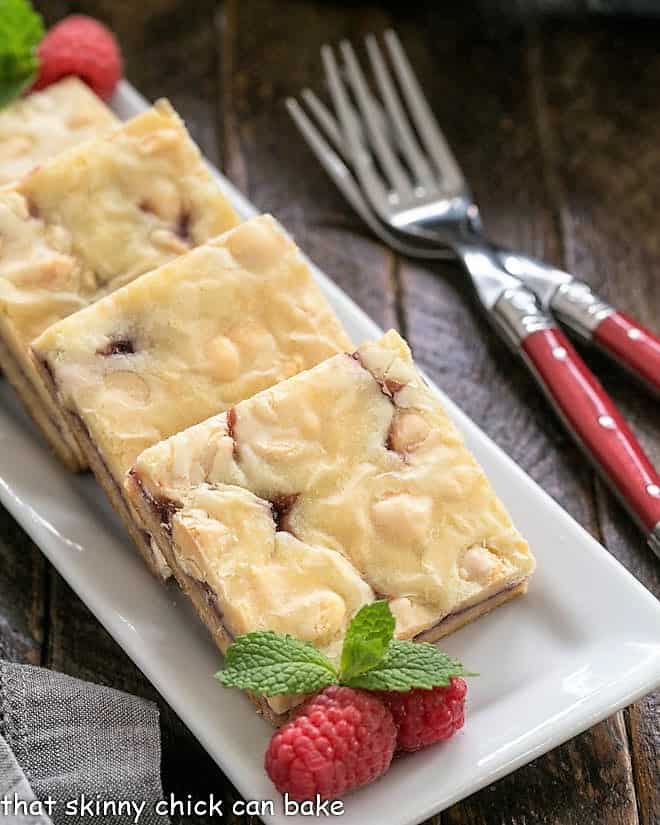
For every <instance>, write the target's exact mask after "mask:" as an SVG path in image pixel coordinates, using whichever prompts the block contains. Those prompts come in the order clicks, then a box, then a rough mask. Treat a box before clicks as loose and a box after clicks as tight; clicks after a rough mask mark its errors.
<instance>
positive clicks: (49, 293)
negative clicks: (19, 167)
mask: <svg viewBox="0 0 660 825" xmlns="http://www.w3.org/2000/svg"><path fill="white" fill-rule="evenodd" d="M237 222H238V219H237V217H236V215H235V213H234V210H233V209H232V208H231V206H230V205H229V203H228V202H227V200H226V198H225V197H224V195H223V194H222V192H221V191H220V190H219V189H218V186H217V183H216V182H215V180H214V179H213V177H212V176H211V174H210V172H209V171H208V170H207V168H206V167H205V165H204V162H203V160H202V158H201V156H200V153H199V150H198V149H197V147H196V146H195V144H194V143H193V141H192V140H191V139H190V137H189V136H188V133H187V132H186V130H185V127H184V125H183V123H182V122H181V121H180V120H179V118H178V117H177V115H176V114H175V112H174V111H173V109H172V108H171V107H170V106H169V104H168V103H166V102H164V101H161V102H160V103H158V104H156V106H155V107H154V108H152V109H150V110H148V111H147V112H145V113H144V114H142V115H139V116H138V117H136V118H134V119H133V120H131V121H129V122H127V123H126V124H124V125H123V126H121V127H120V128H117V129H116V130H114V131H112V132H111V133H110V134H109V135H107V136H105V137H102V138H100V139H98V140H95V141H88V142H87V143H84V144H82V145H81V146H78V147H74V148H73V149H70V150H69V151H67V152H65V153H64V154H63V155H60V156H59V157H58V158H55V159H54V160H52V161H50V162H49V163H47V164H45V165H43V166H41V167H40V168H39V169H37V170H36V171H34V172H32V173H31V174H29V175H27V176H26V177H24V178H22V179H21V180H20V181H19V182H18V183H16V184H14V185H12V186H10V187H5V188H4V189H1V190H0V237H1V238H2V245H1V246H0V366H1V367H2V369H3V370H4V372H5V374H6V376H7V378H9V380H10V381H11V382H12V383H13V385H14V387H15V388H16V390H17V391H18V393H19V395H20V396H21V398H22V400H23V402H24V404H25V406H26V408H27V410H28V412H29V413H30V414H31V415H32V417H33V418H34V420H35V421H36V423H37V424H38V425H39V426H40V427H41V429H42V431H43V432H44V434H45V435H46V437H47V438H48V440H49V442H50V443H51V445H52V446H53V448H54V449H55V451H56V452H57V453H58V454H59V455H60V457H61V458H62V459H63V460H64V461H65V462H66V463H67V464H68V465H69V466H70V467H71V468H72V469H79V468H81V467H83V466H84V458H83V456H82V454H81V452H80V449H79V447H78V445H77V443H76V440H75V438H74V436H73V433H72V432H71V431H70V429H69V427H68V426H67V424H66V422H65V420H64V418H63V416H62V415H61V414H60V412H59V411H58V408H57V406H56V405H55V404H54V403H53V401H52V399H51V398H50V396H49V394H48V393H47V391H46V389H45V387H44V385H43V382H42V381H41V380H40V378H39V376H38V374H37V372H36V370H35V368H34V366H33V363H32V361H31V360H30V358H29V345H30V343H31V342H32V341H33V340H34V339H35V338H36V337H37V336H38V335H40V334H41V333H42V332H43V331H44V330H45V329H47V328H48V327H49V326H50V325H51V324H53V323H55V322H56V321H58V320H60V319H61V318H64V317H65V316H67V315H71V314H72V313H74V312H76V311H78V310H80V309H82V308H83V307H85V306H87V305H89V304H91V303H93V302H94V301H96V300H98V299H99V298H101V297H103V296H104V295H107V294H108V293H111V292H113V291H114V290H115V289H117V288H118V287H121V286H123V285H124V284H126V283H128V282H129V281H132V280H133V279H134V278H136V277H137V276H139V275H141V274H142V273H144V272H147V271H148V270H150V269H154V268H155V267H157V266H160V265H161V264H163V263H165V262H167V261H168V260H170V259H172V258H174V257H176V256H178V255H180V254H182V253H184V252H187V251H188V250H189V249H191V248H192V247H194V246H197V245H198V244H200V243H203V242H204V241H206V240H208V239H209V238H212V237H214V236H216V235H218V234H220V233H221V232H223V231H225V230H226V229H228V228H229V227H231V226H233V225H234V224H236V223H237Z"/></svg>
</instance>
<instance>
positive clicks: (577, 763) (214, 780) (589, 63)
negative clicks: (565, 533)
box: [0, 0, 660, 825]
mask: <svg viewBox="0 0 660 825" xmlns="http://www.w3.org/2000/svg"><path fill="white" fill-rule="evenodd" d="M37 5H38V6H39V7H40V8H41V9H42V11H43V12H44V14H45V16H46V19H47V22H52V21H53V20H55V19H58V18H59V17H61V16H62V15H63V14H65V13H67V12H69V11H72V10H76V11H82V12H84V13H88V14H92V15H95V16H98V17H99V18H101V19H103V20H105V21H106V22H107V23H108V24H109V25H110V26H112V27H113V29H114V30H115V31H116V32H117V34H118V37H119V38H120V41H121V43H122V46H123V49H124V53H125V56H126V68H127V75H128V76H129V77H130V79H131V80H132V81H133V82H134V83H135V84H136V85H137V86H138V88H140V90H141V91H143V92H144V93H145V94H146V95H148V96H149V97H150V98H152V99H155V98H156V97H159V96H162V95H166V96H168V97H169V98H170V99H171V100H172V102H173V104H174V105H175V106H176V108H177V109H178V110H179V111H180V112H181V114H182V115H183V116H184V118H185V119H186V121H187V123H188V126H189V128H190V130H191V132H192V134H193V136H194V137H195V138H196V139H197V140H198V142H199V143H200V144H201V145H202V147H203V150H204V151H205V153H206V154H207V155H208V156H209V157H210V158H211V159H212V160H214V161H217V160H218V159H221V160H222V161H223V163H224V166H225V169H226V171H227V173H228V174H229V176H230V177H231V178H232V180H233V181H234V182H235V183H236V184H237V185H238V186H239V188H241V189H242V190H243V191H244V192H245V193H246V194H247V195H248V196H249V197H250V199H251V200H253V202H254V203H255V204H256V205H257V206H258V207H259V208H260V209H261V210H263V211H271V212H272V213H273V214H275V216H276V217H278V218H279V219H280V220H281V221H282V223H283V224H284V225H285V226H287V228H288V229H289V230H291V231H292V232H293V233H294V235H295V236H296V239H297V241H298V242H299V243H300V245H301V246H302V247H303V248H304V249H305V251H306V252H307V253H308V254H309V255H310V256H311V257H312V258H313V259H314V260H316V262H317V263H319V264H320V265H321V267H322V268H323V269H324V270H325V271H326V272H327V273H328V275H330V276H331V277H332V278H333V279H334V280H335V281H336V282H337V283H339V284H340V286H342V287H343V288H344V289H345V290H346V291H347V292H348V293H349V294H350V295H351V296H352V297H353V298H354V299H355V300H356V301H357V303H358V304H359V305H360V306H362V307H363V308H364V309H365V310H366V311H367V313H369V314H370V315H371V316H372V317H373V318H374V319H375V320H376V321H377V322H378V323H379V324H381V325H382V326H384V327H390V326H394V327H397V328H399V329H400V330H401V331H402V332H403V333H404V334H405V335H407V336H408V338H409V340H410V342H411V344H412V346H413V349H414V351H415V355H416V357H417V359H418V360H419V362H420V363H421V364H422V366H423V367H424V368H425V369H426V370H427V371H428V372H429V373H430V375H431V376H432V377H433V378H434V379H435V380H436V381H437V382H438V384H439V385H440V386H441V387H442V388H443V389H445V390H446V391H447V392H448V393H449V394H450V395H451V396H452V397H453V398H454V399H455V400H456V401H457V402H458V403H459V404H460V405H461V406H462V407H463V408H464V409H465V410H466V411H467V412H468V413H469V414H470V415H471V416H472V417H473V418H474V419H475V420H476V421H477V422H478V423H479V424H480V426H481V427H482V428H483V429H485V430H486V432H488V433H489V435H490V436H491V437H492V438H493V439H494V440H495V441H496V442H498V443H499V444H500V446H502V447H503V448H504V449H505V450H506V451H507V452H508V453H509V454H510V455H511V456H512V457H513V458H514V459H515V460H516V461H517V462H518V463H520V464H521V466H523V467H524V469H525V470H526V471H527V472H528V473H530V475H531V476H532V477H533V478H534V479H535V480H536V481H538V482H539V483H540V484H541V485H542V486H543V487H544V488H545V489H546V490H547V491H548V492H549V493H550V494H551V495H552V496H553V497H554V498H556V499H557V500H558V501H559V502H560V503H561V504H562V505H563V506H564V507H565V508H566V509H567V510H569V512H571V513H572V515H574V516H575V518H577V519H578V521H580V522H581V523H582V524H583V525H584V526H585V527H587V529H589V530H590V531H591V532H592V533H593V534H594V535H596V537H597V538H599V539H600V540H602V541H604V542H605V544H606V546H607V548H608V549H609V550H610V552H612V553H613V554H614V555H615V556H616V557H617V558H619V560H620V561H622V563H623V564H625V565H626V566H627V567H628V569H630V570H631V572H633V574H634V575H636V576H637V577H638V578H639V579H640V580H642V581H643V582H644V583H645V584H646V585H647V587H649V588H650V589H651V590H652V591H654V592H655V593H656V594H660V579H659V575H660V574H659V568H658V566H657V562H655V561H654V559H653V558H652V557H651V555H650V553H649V552H648V551H647V550H646V548H645V547H644V544H643V541H642V539H641V537H640V535H639V534H638V533H637V532H636V530H635V528H634V527H632V526H631V525H630V522H629V520H628V518H627V516H625V515H624V514H623V513H622V512H621V511H620V509H619V508H618V506H617V505H616V503H614V501H613V499H612V497H611V496H610V494H609V493H608V492H607V491H606V490H604V488H603V487H602V486H601V484H600V482H599V481H598V480H596V479H595V477H594V475H593V473H592V472H591V470H590V469H589V468H588V467H587V465H586V463H585V462H584V461H583V459H582V457H581V456H580V454H579V453H578V451H577V450H576V449H575V448H574V446H573V445H572V443H571V442H569V441H568V439H567V438H566V436H565V435H564V433H563V430H562V429H561V427H560V426H559V425H558V423H557V422H556V420H555V419H554V418H553V417H552V415H550V414H549V413H548V410H547V407H546V404H545V402H544V400H543V399H541V397H540V396H539V394H538V392H537V390H536V387H535V385H534V383H533V382H532V381H531V379H530V378H529V377H528V376H527V374H526V372H525V370H524V368H522V367H521V366H519V365H517V364H516V363H515V362H514V361H513V360H512V358H511V356H510V355H509V353H508V351H507V350H506V349H505V348H504V347H503V346H502V345H501V343H500V342H499V340H498V339H496V338H495V336H494V335H493V334H492V333H491V332H490V331H489V330H488V329H486V328H485V322H484V320H483V317H482V316H481V314H480V312H479V310H478V307H477V304H476V301H475V300H474V298H473V296H472V294H471V291H470V288H469V286H468V284H467V283H466V282H465V280H464V278H463V277H462V275H461V273H460V271H459V270H458V269H457V268H456V267H454V266H452V265H450V264H438V265H434V266H432V267H429V266H426V265H419V264H413V263H411V262H410V261H406V260H402V259H400V258H398V257H397V256H395V255H393V254H392V253H391V252H390V251H388V250H387V249H384V248H383V247H382V246H381V245H380V244H379V243H377V242H375V241H374V240H373V238H372V237H371V236H370V235H369V233H368V231H367V230H365V228H364V227H363V226H362V224H361V223H360V221H359V220H358V219H356V218H355V216H354V215H353V214H352V213H351V211H350V210H349V209H348V208H347V207H346V206H345V204H344V202H343V201H342V199H341V197H340V196H339V195H338V194H337V193H336V191H335V190H334V189H333V187H332V186H331V184H330V183H329V182H328V180H327V178H326V177H325V174H324V173H323V171H322V170H321V169H320V167H319V166H318V165H317V163H316V161H315V160H314V159H313V158H312V156H311V155H310V153H309V152H308V151H307V150H306V148H305V147H304V145H303V143H302V141H301V139H300V138H299V136H298V134H297V132H296V131H295V129H294V127H293V126H292V124H291V123H290V121H289V119H288V115H287V114H286V112H285V109H284V107H283V101H284V98H285V97H286V96H287V95H290V94H296V93H298V92H299V91H300V89H302V88H303V87H304V86H306V85H309V86H311V87H312V88H315V89H316V90H322V88H323V82H322V71H321V62H320V57H319V49H320V47H321V45H322V44H323V43H325V42H337V41H339V40H340V39H341V38H342V37H347V38H350V39H351V40H353V41H355V42H356V41H359V40H360V39H361V38H362V37H363V35H364V34H365V33H366V32H368V31H380V30H382V29H383V28H384V27H385V26H387V25H394V26H396V28H397V30H398V31H399V33H400V34H401V36H402V38H403V40H404V43H405V46H406V48H407V50H408V51H409V53H410V55H411V57H412V59H413V62H414V65H415V67H416V69H417V71H418V73H419V75H420V77H421V80H422V83H423V86H424V88H425V90H426V92H427V93H428V95H429V97H430V100H431V103H432V106H433V108H434V110H435V111H436V113H437V114H438V117H439V119H440V120H441V123H442V125H443V128H444V129H445V130H446V132H447V135H448V137H449V139H450V142H451V144H452V146H453V147H454V149H455V151H456V154H457V156H458V158H459V161H460V163H461V165H462V166H463V167H464V169H465V172H466V174H467V176H468V177H469V179H470V182H471V184H472V186H473V189H474V191H475V194H476V195H477V198H478V200H479V203H480V204H481V207H482V211H483V215H484V219H485V223H486V226H487V227H488V229H489V230H490V232H491V233H492V234H493V235H494V236H496V237H497V238H498V240H500V241H503V242H506V243H509V244H512V245H514V246H517V247H519V248H521V249H524V250H526V251H528V252H533V253H535V254H537V255H540V256H542V257H545V258H546V259H548V260H550V261H552V262H555V263H557V264H560V265H562V266H564V267H567V268H569V269H570V270H571V271H574V272H575V273H576V274H579V275H580V276H581V277H584V278H585V279H587V280H588V281H589V282H590V283H592V284H593V285H594V286H595V287H597V288H598V289H599V290H600V291H601V292H602V293H603V294H604V295H605V296H606V297H609V298H610V299H611V300H612V301H614V302H616V303H617V304H618V305H619V306H620V307H621V308H622V309H624V310H626V311H628V312H630V313H631V314H634V315H637V316H638V317H639V318H640V319H641V320H642V321H644V322H645V323H647V324H648V326H650V327H651V328H655V329H660V279H658V277H657V268H658V265H659V263H658V262H659V260H660V233H659V232H658V230H657V225H656V224H657V214H658V206H659V205H660V174H658V173H659V172H660V150H658V149H657V148H656V146H657V134H658V132H659V131H660V114H659V113H658V107H657V93H656V90H657V89H658V88H660V53H658V51H657V30H656V29H654V28H652V27H650V26H648V25H646V24H640V23H634V22H628V23H623V22H621V21H617V22H616V23H614V22H612V21H608V20H605V19H597V20H594V19H589V20H588V21H583V22H576V21H575V20H572V19H570V18H568V17H566V16H562V17H552V18H546V19H542V20H540V22H539V20H538V19H537V18H536V17H535V16H534V14H532V10H533V8H536V9H537V10H538V9H540V8H542V7H544V6H547V5H548V4H545V3H542V2H540V0H539V2H538V3H534V4H526V6H525V12H526V13H525V15H523V17H524V20H523V21H522V22H521V18H520V16H519V15H518V14H517V13H516V12H519V11H520V9H521V8H522V7H521V6H520V4H519V3H517V2H514V1H513V0H511V2H508V0H498V3H497V4H494V3H484V2H478V0H475V1H474V2H468V3H465V4H457V3H453V4H441V3H437V2H436V3H434V2H430V0H429V2H422V3H415V4H408V5H407V6H402V5H401V4H393V3H386V4H369V3H359V2H356V3H341V2H306V1H305V0H249V2H246V0H243V2H239V0H227V2H224V3H215V2H212V0H201V1H200V2H197V3H184V2H182V0H142V2H141V3H139V4H135V3H132V2H129V0H83V2H77V3H75V4H73V3H68V2H62V1H61V0H55V2H48V3H46V2H45V1H43V2H41V3H38V4H37ZM569 5H570V4H568V3H567V4H565V7H568V6H569ZM496 10H497V12H499V13H498V14H496V13H495V12H496ZM589 360H590V363H591V364H592V365H593V366H594V368H595V369H596V371H597V372H598V374H599V375H600V376H601V377H602V378H603V380H604V382H605V384H606V386H607V389H608V390H609V391H610V392H612V394H613V395H614V396H615V399H616V400H617V402H618V403H619V404H620V405H621V406H622V408H623V409H624V411H625V413H626V415H627V416H628V418H629V420H630V421H631V422H632V424H633V426H634V427H635V429H636V432H637V433H638V435H639V437H640V439H641V440H642V442H643V443H644V445H645V446H646V448H647V449H648V450H649V452H650V453H651V454H652V455H653V456H654V458H655V459H656V462H657V463H659V464H660V437H659V436H660V420H659V419H658V416H657V404H656V405H654V403H653V402H652V401H651V400H650V399H649V398H648V397H646V396H645V395H644V394H643V393H642V392H640V391H639V390H638V389H637V388H636V387H634V386H632V385H631V383H630V382H629V381H628V379H627V378H625V377H624V376H623V375H622V374H621V373H620V372H619V371H618V370H617V369H616V368H613V367H611V366H610V365H609V364H608V363H607V362H606V361H605V360H604V359H602V358H598V357H597V356H592V355H589ZM0 655H3V656H5V657H8V658H15V659H20V660H23V661H31V662H39V661H43V662H44V663H46V664H48V665H49V666H51V667H54V668H56V669H61V670H64V671H66V672H68V673H71V674H73V675H76V676H80V677H82V678H87V679H90V680H92V681H97V682H103V683H105V684H111V685H113V686H115V687H119V688H121V689H124V690H128V691H131V692H134V693H138V694H140V695H143V696H147V697H150V698H154V699H157V700H158V697H157V696H156V694H155V692H154V690H153V688H152V687H151V686H150V685H149V684H148V683H147V682H146V680H145V679H144V677H143V676H142V675H141V674H140V673H139V671H138V670H137V669H136V668H135V666H134V665H133V664H132V663H131V662H130V661H129V660H128V658H127V657H126V656H125V655H124V654H123V653H122V651H121V650H120V649H119V648H118V647H117V645H116V644H115V643H114V642H113V641H112V640H111V639H110V637H109V636H107V634H106V633H105V632H104V631H103V630H102V629H101V628H100V627H99V626H98V624H97V623H96V621H95V620H94V619H93V617H92V616H91V615H90V614H89V612H88V611H87V610H86V608H85V607H84V606H83V605H82V603H81V602H80V601H79V600H78V599H77V598H76V597H75V596H74V595H73V594H72V593H71V591H70V590H69V589H68V587H67V586H66V585H65V584H64V582H63V581H62V580H61V579H60V578H59V577H58V576H57V575H56V574H54V573H53V572H52V570H51V568H50V567H49V566H48V565H47V564H46V562H44V561H43V559H42V558H41V556H40V554H39V553H38V551H37V550H36V548H34V547H33V545H32V544H31V542H30V541H29V540H28V539H27V538H26V537H25V535H24V534H23V533H22V531H20V529H19V528H17V527H16V526H15V525H14V524H13V522H12V520H11V519H10V518H9V516H8V515H7V514H6V513H4V512H2V513H0ZM158 701H159V702H160V706H161V712H162V714H163V722H164V724H163V749H164V761H163V778H164V783H165V785H166V789H167V790H168V791H170V790H171V791H173V792H174V793H175V794H177V795H178V796H179V797H185V796H186V795H187V794H188V793H190V794H192V796H193V798H204V797H206V796H208V794H209V793H211V792H214V793H216V795H217V794H218V793H219V792H220V793H222V795H223V798H224V799H225V800H226V804H229V803H230V801H231V800H232V799H233V798H235V796H236V792H235V790H234V789H233V788H231V786H230V785H229V783H228V782H227V780H226V779H225V778H224V777H223V776H222V774H221V773H220V771H219V770H218V769H217V768H216V766H215V765H214V764H213V763H212V762H211V760H210V759H209V757H208V756H207V755H206V754H205V753H204V752H203V751H202V749H201V748H200V746H199V745H198V744H197V743H196V742H195V740H194V739H193V737H192V736H191V735H190V734H189V733H188V732H187V731H186V730H185V728H184V726H183V725H182V724H181V723H180V721H179V720H178V719H177V718H176V716H175V715H174V714H173V713H172V711H171V710H170V709H169V708H168V707H167V706H166V705H165V704H164V703H163V702H162V701H160V700H158ZM659 753H660V709H659V705H658V696H657V695H656V696H652V697H648V698H647V699H646V700H644V701H642V702H640V703H638V704H637V705H635V706H634V707H632V708H631V709H629V711H628V712H627V713H626V714H625V715H624V714H617V715H616V716H614V717H612V718H611V719H609V720H607V721H606V722H603V723H601V724H600V725H597V726H596V727H595V728H593V729H592V730H591V731H588V732H587V733H585V734H583V735H582V736H579V737H576V738H575V739H574V740H572V741H571V742H569V743H567V744H566V745H564V746H562V747H561V748H558V749H556V750H555V751H553V752H552V753H550V754H547V755H546V756H545V757H543V758H541V759H538V760H536V761H535V762H533V763H532V764H530V765H528V766H526V767H524V768H522V769H521V770H519V771H517V772H516V773H515V774H513V775H511V776H509V777H507V778H505V779H503V780H501V781H500V782H498V783H496V784H495V785H493V786H491V787H490V788H488V789H485V790H484V791H482V792H480V793H478V794H475V795H474V796H473V797H471V798H470V799H468V800H465V801H463V802H462V803H459V804H458V805H455V806H453V807H452V808H451V809H450V810H448V811H446V812H444V813H443V814H442V815H439V816H437V817H434V818H433V820H430V821H429V822H431V821H432V822H433V823H434V825H531V823H534V825H536V823H539V825H592V824H593V825H637V823H639V825H655V823H657V822H658V821H660V807H659V806H660V769H659V767H658V766H659V764H660V758H659ZM187 821H192V820H186V819H185V818H182V819H178V820H176V822H181V823H184V822H187ZM194 821H195V822H207V821H209V822H210V821H212V820H210V819H209V820H207V819H200V818H195V820H194ZM223 821H225V822H226V821H235V822H243V821H244V820H243V819H241V818H238V819H234V820H228V819H225V820H223ZM245 821H247V819H245Z"/></svg>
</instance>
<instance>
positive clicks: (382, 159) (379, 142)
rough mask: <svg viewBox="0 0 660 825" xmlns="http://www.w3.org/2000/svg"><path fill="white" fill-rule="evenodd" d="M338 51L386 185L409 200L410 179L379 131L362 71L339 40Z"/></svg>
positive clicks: (351, 53) (345, 42)
mask: <svg viewBox="0 0 660 825" xmlns="http://www.w3.org/2000/svg"><path fill="white" fill-rule="evenodd" d="M340 48H341V53H342V56H343V58H344V64H345V67H346V74H347V76H348V81H349V83H350V84H351V88H352V89H353V93H354V95H355V100H356V102H357V107H358V111H359V113H360V114H361V115H362V119H363V120H364V123H365V125H366V129H367V133H368V135H369V138H370V139H371V144H372V146H373V149H374V151H375V153H376V156H377V157H378V161H379V163H380V166H381V168H382V169H383V171H384V172H385V174H386V175H387V177H388V178H389V181H390V184H391V185H392V188H393V189H394V191H395V192H396V194H397V195H398V196H399V198H410V197H411V196H412V186H411V182H410V179H409V178H408V175H407V174H406V172H405V171H404V169H403V167H402V166H401V164H400V163H399V160H398V159H397V157H396V155H395V154H394V151H393V150H392V147H391V146H390V143H389V141H388V139H387V137H386V135H385V133H384V132H383V129H382V128H381V126H382V124H380V123H379V120H378V117H377V115H376V113H375V111H374V108H373V104H372V98H371V95H370V94H369V89H368V87H367V83H366V80H365V79H364V75H363V74H362V69H361V68H360V64H359V63H358V61H357V57H356V56H355V52H354V51H353V47H352V46H351V44H350V43H349V42H348V41H346V40H343V41H342V42H341V43H340Z"/></svg>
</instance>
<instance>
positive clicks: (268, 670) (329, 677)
mask: <svg viewBox="0 0 660 825" xmlns="http://www.w3.org/2000/svg"><path fill="white" fill-rule="evenodd" d="M216 678H217V679H218V680H219V681H220V682H221V683H222V684H223V685H225V687H236V688H240V689H241V690H251V691H252V692H253V693H255V694H257V695H259V696H278V695H281V694H283V693H315V692H316V691H317V690H321V689H322V688H324V687H327V686H328V685H333V684H335V683H336V681H337V671H336V670H335V668H334V666H333V664H332V662H331V661H330V660H329V659H328V658H327V657H326V656H324V655H323V653H321V651H320V650H317V648H315V647H314V645H312V644H310V643H309V642H302V641H300V639H295V638H294V637H293V636H283V635H280V634H279V633H273V631H272V630H258V631H255V632H254V633H247V634H246V635H244V636H238V637H237V639H236V641H235V642H234V643H233V644H232V645H230V647H229V649H228V650H227V656H226V658H225V668H224V670H221V671H220V672H219V673H217V674H216Z"/></svg>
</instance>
